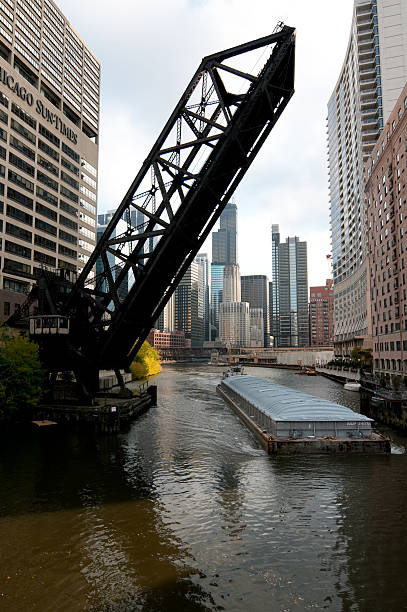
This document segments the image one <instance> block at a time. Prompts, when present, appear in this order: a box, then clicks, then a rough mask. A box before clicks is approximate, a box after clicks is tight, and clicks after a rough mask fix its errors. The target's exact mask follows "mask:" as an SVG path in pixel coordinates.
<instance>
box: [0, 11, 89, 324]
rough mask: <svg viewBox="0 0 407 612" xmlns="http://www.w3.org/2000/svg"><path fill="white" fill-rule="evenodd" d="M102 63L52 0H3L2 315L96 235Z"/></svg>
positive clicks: (70, 264)
mask: <svg viewBox="0 0 407 612" xmlns="http://www.w3.org/2000/svg"><path fill="white" fill-rule="evenodd" d="M99 99H100V63H99V62H98V60H97V59H96V58H95V56H94V55H93V53H92V52H91V51H90V50H89V49H88V47H87V46H86V45H85V44H84V42H83V41H82V40H81V38H80V37H79V36H78V34H77V33H76V32H75V31H74V29H73V27H72V26H71V25H70V23H69V22H68V21H67V19H66V18H65V17H64V16H63V15H62V13H61V12H60V11H59V9H58V8H57V6H56V5H55V4H53V3H52V2H50V0H43V1H41V0H0V264H1V265H0V320H4V319H6V318H7V317H8V315H10V314H12V313H13V312H14V310H15V308H16V305H18V304H20V303H22V302H23V301H24V300H25V298H26V294H27V292H28V291H29V289H30V287H31V285H32V283H33V281H34V280H35V278H36V276H37V275H38V272H39V270H41V268H44V267H45V268H47V269H51V270H52V269H55V268H65V269H67V270H70V271H72V272H74V273H75V272H76V273H79V272H80V271H81V270H82V268H83V266H84V264H85V263H86V261H87V260H88V258H89V255H90V254H91V252H92V251H93V249H94V247H95V244H96V198H97V165H98V125H99Z"/></svg>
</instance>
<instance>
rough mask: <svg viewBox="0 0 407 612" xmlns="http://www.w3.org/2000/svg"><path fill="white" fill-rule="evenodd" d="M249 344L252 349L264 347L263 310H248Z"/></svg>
mask: <svg viewBox="0 0 407 612" xmlns="http://www.w3.org/2000/svg"><path fill="white" fill-rule="evenodd" d="M249 314H250V344H249V346H251V347H253V348H263V347H264V313H263V308H250V310H249Z"/></svg>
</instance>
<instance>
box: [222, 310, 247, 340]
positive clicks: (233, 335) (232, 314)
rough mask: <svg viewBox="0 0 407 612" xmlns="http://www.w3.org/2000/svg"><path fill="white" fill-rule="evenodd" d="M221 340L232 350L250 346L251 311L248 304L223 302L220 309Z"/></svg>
mask: <svg viewBox="0 0 407 612" xmlns="http://www.w3.org/2000/svg"><path fill="white" fill-rule="evenodd" d="M219 340H220V341H221V342H224V343H225V344H226V345H227V346H229V347H230V348H239V347H245V346H249V345H250V311H249V304H248V303H247V302H222V304H221V305H220V309H219Z"/></svg>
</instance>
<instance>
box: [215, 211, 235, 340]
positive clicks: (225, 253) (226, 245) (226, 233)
mask: <svg viewBox="0 0 407 612" xmlns="http://www.w3.org/2000/svg"><path fill="white" fill-rule="evenodd" d="M219 225H220V228H219V230H218V231H217V232H212V263H211V307H210V309H211V340H215V339H216V338H217V336H218V332H219V306H220V304H221V303H222V301H224V299H223V269H224V267H225V266H226V265H233V264H235V265H236V264H237V206H236V204H230V203H229V204H227V205H226V207H225V208H224V210H223V211H222V214H221V215H220V218H219Z"/></svg>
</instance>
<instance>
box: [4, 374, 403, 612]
mask: <svg viewBox="0 0 407 612" xmlns="http://www.w3.org/2000/svg"><path fill="white" fill-rule="evenodd" d="M248 373H249V374H254V375H260V376H263V377H266V378H270V379H272V380H274V381H275V382H278V383H281V384H286V385H288V386H292V387H295V388H301V389H302V390H304V391H306V392H308V393H313V394H315V395H320V396H322V397H326V398H328V399H331V400H333V401H336V402H338V403H342V404H344V405H347V406H349V407H351V408H354V409H358V404H359V396H358V394H356V393H352V392H350V391H345V390H344V389H343V388H342V386H341V385H339V384H337V383H334V382H332V381H329V380H327V379H325V378H323V377H305V376H297V375H296V374H295V373H294V372H290V371H285V370H271V369H262V368H252V369H250V371H249V372H248ZM220 376H221V369H219V368H216V367H213V366H207V365H181V364H178V365H177V364H174V365H168V366H165V367H164V369H163V372H162V373H161V374H160V375H159V376H158V377H157V378H156V382H157V384H158V398H159V399H158V406H157V407H154V408H152V409H150V410H149V411H148V412H147V413H146V414H144V415H143V416H142V417H141V418H140V419H139V420H138V421H137V422H135V423H134V424H133V426H132V428H131V429H130V431H129V432H128V433H125V434H121V435H119V436H116V437H99V438H93V437H89V436H83V435H77V434H73V433H64V432H62V431H59V430H58V428H51V429H48V430H45V428H42V429H41V430H38V431H32V432H27V433H25V434H19V435H13V436H8V437H7V438H5V437H4V436H3V438H1V439H0V442H1V443H0V491H1V493H0V543H1V544H0V610H5V611H7V612H22V611H24V612H25V611H31V610H36V611H37V610H38V611H39V612H48V611H49V612H55V611H58V612H60V611H66V612H71V611H72V612H74V611H78V610H86V611H92V612H104V611H106V612H107V611H109V612H122V611H124V612H125V611H133V610H134V611H136V610H142V611H146V612H152V611H157V612H158V611H161V610H163V611H164V610H165V611H166V612H167V611H168V612H184V611H185V612H189V611H191V612H195V611H196V612H204V611H212V610H227V611H230V612H252V611H253V612H257V611H259V612H263V611H266V610H267V611H268V610H270V611H272V612H280V611H281V612H290V611H301V610H314V609H315V610H322V609H327V610H332V611H339V610H340V611H352V612H353V611H361V612H364V611H369V612H375V611H378V612H379V611H391V612H394V611H397V612H398V611H399V610H407V581H406V580H405V578H404V562H405V559H406V557H407V520H406V509H407V454H403V452H402V451H403V449H404V447H407V436H405V435H403V434H400V433H397V432H395V431H392V432H390V433H391V436H392V438H393V449H394V452H393V453H392V454H391V455H390V456H350V455H348V456H339V455H338V456H323V455H319V456H318V455H316V456H308V457H306V456H303V457H301V456H300V457H298V456H297V457H269V456H267V455H266V454H265V452H264V451H263V450H262V449H261V448H260V447H259V445H258V443H257V442H256V441H255V439H254V438H253V437H252V435H251V434H250V433H249V432H248V430H247V429H246V428H245V427H244V426H243V425H242V424H241V422H240V421H239V420H238V419H237V417H236V416H235V414H234V413H233V412H232V411H231V409H230V407H228V406H227V405H226V404H225V403H224V402H223V401H222V399H221V398H220V397H219V396H217V394H216V390H215V389H216V385H217V384H218V382H219V380H220ZM379 429H380V428H379ZM381 430H382V431H383V428H381Z"/></svg>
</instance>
